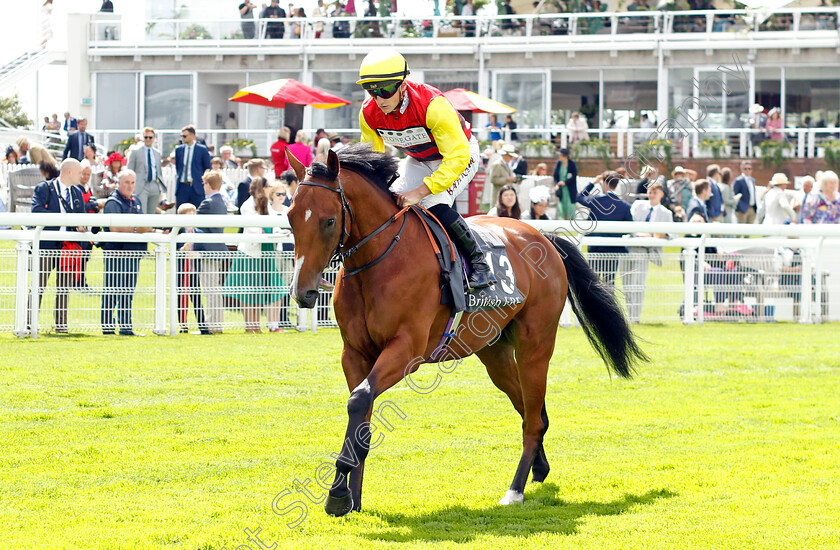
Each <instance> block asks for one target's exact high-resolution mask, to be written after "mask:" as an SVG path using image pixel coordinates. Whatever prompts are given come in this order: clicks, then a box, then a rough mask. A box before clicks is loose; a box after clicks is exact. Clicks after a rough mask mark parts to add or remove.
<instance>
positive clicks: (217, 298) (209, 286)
mask: <svg viewBox="0 0 840 550" xmlns="http://www.w3.org/2000/svg"><path fill="white" fill-rule="evenodd" d="M202 181H203V182H204V194H205V195H206V196H207V198H206V199H204V200H203V201H202V202H201V204H200V205H199V206H198V214H210V215H216V216H225V215H227V206H226V205H225V201H224V199H223V198H222V193H221V192H220V190H221V188H222V174H220V173H219V172H218V171H216V170H213V171H210V172H207V173H206V174H204V176H203V177H202ZM223 232H224V230H223V229H222V228H221V227H207V228H196V233H223ZM193 249H194V250H195V251H196V252H198V253H199V254H201V268H200V275H199V277H200V280H201V288H202V290H203V291H204V299H205V304H206V306H207V307H206V308H205V315H206V318H207V326H208V328H209V329H210V332H212V333H214V334H216V333H220V332H222V324H223V323H224V311H225V310H224V304H223V302H222V293H223V291H224V284H225V270H224V263H225V260H226V258H225V256H226V253H227V251H228V248H227V245H226V244H224V243H195V245H194V247H193Z"/></svg>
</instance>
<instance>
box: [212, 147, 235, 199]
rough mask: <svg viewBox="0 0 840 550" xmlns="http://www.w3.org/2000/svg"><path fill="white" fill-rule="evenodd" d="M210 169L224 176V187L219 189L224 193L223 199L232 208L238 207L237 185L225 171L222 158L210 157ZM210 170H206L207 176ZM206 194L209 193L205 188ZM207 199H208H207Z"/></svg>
mask: <svg viewBox="0 0 840 550" xmlns="http://www.w3.org/2000/svg"><path fill="white" fill-rule="evenodd" d="M210 170H211V171H213V172H218V173H219V175H220V176H221V177H222V187H221V189H219V193H220V194H221V195H222V200H223V201H224V202H225V205H226V206H227V207H228V208H230V209H234V208H236V187H235V186H234V185H233V183H231V181H230V179H228V177H227V176H226V175H225V173H224V163H223V162H222V159H221V158H219V157H213V158H212V159H210ZM207 174H208V172H205V173H204V175H205V176H206V175H207ZM204 193H205V195H206V194H207V189H206V188H205V189H204ZM205 200H206V199H205Z"/></svg>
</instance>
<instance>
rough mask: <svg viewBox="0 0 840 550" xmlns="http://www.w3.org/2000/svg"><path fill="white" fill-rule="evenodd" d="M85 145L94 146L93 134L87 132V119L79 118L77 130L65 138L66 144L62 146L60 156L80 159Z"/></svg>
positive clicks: (83, 153)
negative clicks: (62, 150)
mask: <svg viewBox="0 0 840 550" xmlns="http://www.w3.org/2000/svg"><path fill="white" fill-rule="evenodd" d="M85 145H93V146H94V147H96V144H95V142H94V139H93V135H91V134H89V133H87V119H86V118H80V119H79V131H78V132H76V133H75V134H72V135H71V136H70V137H68V138H67V145H65V146H64V155H63V156H62V157H61V158H63V159H66V158H74V159H76V160H82V159H83V158H85Z"/></svg>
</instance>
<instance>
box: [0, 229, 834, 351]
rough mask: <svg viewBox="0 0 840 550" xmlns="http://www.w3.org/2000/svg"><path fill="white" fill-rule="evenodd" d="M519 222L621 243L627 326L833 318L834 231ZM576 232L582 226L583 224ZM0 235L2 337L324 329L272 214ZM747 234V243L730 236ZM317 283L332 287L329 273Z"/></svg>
mask: <svg viewBox="0 0 840 550" xmlns="http://www.w3.org/2000/svg"><path fill="white" fill-rule="evenodd" d="M531 223H532V224H533V225H534V226H536V227H538V228H539V229H541V230H543V231H546V232H554V233H556V234H561V235H564V236H566V237H567V238H570V239H573V240H577V241H578V242H579V243H580V244H581V245H582V246H583V245H593V244H598V245H601V246H626V247H628V250H629V252H627V253H598V254H596V253H590V254H589V255H588V259H589V262H590V265H592V266H593V268H594V269H595V270H596V271H597V272H599V273H600V274H601V275H602V277H604V279H606V280H608V281H612V282H613V284H614V285H615V286H616V288H617V289H618V291H619V293H618V294H619V296H620V300H621V301H622V303H623V304H624V305H625V307H626V308H627V312H628V316H629V317H630V319H631V321H633V322H643V323H651V322H683V323H686V324H693V323H703V322H708V321H730V322H731V321H745V322H775V321H780V320H782V321H784V320H788V321H798V322H802V323H811V322H822V321H826V320H836V319H840V278H836V277H835V278H832V277H831V274H832V273H836V272H837V271H838V268H840V265H838V264H840V256H838V255H837V254H836V251H837V249H838V248H840V227H838V226H755V225H753V226H743V225H726V224H708V225H699V224H691V225H688V224H653V223H641V222H639V223H633V222H602V223H599V224H598V227H597V230H598V232H600V233H628V232H631V231H632V232H634V233H638V232H644V233H651V234H654V233H668V234H676V235H684V234H686V233H687V232H689V231H691V232H692V233H698V234H700V236H699V237H685V236H683V237H677V238H674V239H658V238H653V237H589V236H582V235H581V234H579V233H578V231H579V230H583V231H590V230H591V229H592V227H591V223H592V222H574V221H572V222H565V221H563V222H557V221H547V222H531ZM584 223H585V224H587V227H581V226H583V224H584ZM46 224H50V225H51V226H54V225H55V224H67V226H70V227H76V226H85V227H89V226H97V227H106V226H123V227H132V226H136V225H139V226H155V227H165V228H169V229H172V230H173V231H172V232H170V233H169V234H161V233H155V234H152V233H148V234H134V233H107V232H100V233H97V234H95V235H94V234H92V233H74V232H69V233H68V232H55V231H45V230H44V226H45V225H46ZM1 225H11V226H15V227H20V226H28V227H31V229H12V230H5V231H0V332H13V333H14V334H16V335H18V336H20V337H23V336H26V335H32V336H37V335H38V334H39V332H57V333H62V332H71V333H78V332H88V333H101V332H105V333H110V332H115V333H119V332H131V331H133V332H140V333H143V332H153V333H155V334H159V335H165V334H169V335H176V334H178V333H180V332H198V333H201V332H205V333H206V332H218V331H231V330H236V331H241V330H243V329H251V330H254V329H257V328H258V327H261V328H262V329H263V330H266V329H280V330H283V329H292V328H298V329H299V330H306V329H307V328H315V327H317V326H334V318H333V316H332V312H331V307H330V300H331V293H330V292H325V293H323V294H322V297H321V299H320V302H319V306H318V308H317V310H316V311H315V312H314V314H313V313H311V312H309V311H301V310H299V309H298V308H297V306H296V305H295V304H294V302H293V301H290V300H289V295H288V288H287V287H288V284H289V282H290V280H291V275H292V271H293V253H292V252H291V251H290V245H291V243H292V238H291V236H290V235H289V233H288V231H286V229H287V228H288V220H287V219H286V218H285V217H283V216H279V217H268V216H247V217H246V216H155V215H143V216H139V217H138V216H133V215H108V214H69V215H66V214H3V215H0V226H1ZM196 226H198V227H228V228H234V227H263V228H271V230H272V233H268V234H266V233H261V234H254V233H221V234H219V233H215V234H210V233H189V232H179V231H177V229H178V228H181V227H196ZM712 233H713V234H714V235H716V236H712ZM723 235H726V236H723ZM748 235H752V236H753V238H739V237H740V236H748ZM791 237H798V238H797V239H795V240H793V239H792V238H791ZM53 240H60V241H70V240H75V241H78V242H80V243H82V244H83V245H85V247H87V243H90V242H91V241H93V242H96V243H100V244H101V243H106V242H123V243H124V242H135V243H136V242H143V243H149V244H150V246H149V250H148V251H109V250H102V249H100V248H98V247H95V246H94V247H92V248H90V249H85V248H83V249H82V250H73V249H63V250H42V244H41V243H43V242H44V241H53ZM187 242H191V243H195V242H205V243H209V242H223V243H225V244H227V245H228V248H229V251H227V252H195V251H192V250H190V247H187V248H186V249H182V244H183V243H187ZM239 242H251V243H259V244H260V248H261V253H260V254H258V255H256V256H253V255H250V256H249V255H246V254H244V253H243V252H240V251H236V250H235V249H234V245H235V244H236V243H239ZM712 247H714V248H715V249H716V250H714V251H713V250H712ZM701 274H702V276H701ZM325 275H326V276H327V278H328V279H329V278H331V279H332V282H334V276H335V270H328V273H326V274H325ZM39 298H40V299H39ZM568 319H569V318H568V316H567V317H566V320H565V322H569V321H568Z"/></svg>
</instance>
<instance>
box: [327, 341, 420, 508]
mask: <svg viewBox="0 0 840 550" xmlns="http://www.w3.org/2000/svg"><path fill="white" fill-rule="evenodd" d="M410 349H412V348H411V347H410V346H407V345H405V344H404V343H401V342H400V340H399V339H397V338H395V339H393V340H392V341H391V343H390V344H389V345H388V347H386V348H385V349H384V350H383V351H382V353H381V354H380V356H379V358H378V359H377V360H376V363H375V364H374V366H373V369H372V370H371V372H370V374H369V375H368V376H367V377H366V378H365V379H364V380H362V382H361V383H359V384H358V385H357V386H356V387H355V388H354V389H353V391H352V392H350V398H349V399H348V400H347V415H348V421H347V431H346V432H345V434H344V444H343V445H342V447H341V453H340V454H338V455H335V454H333V455H332V456H333V457H334V458H335V459H336V463H335V467H336V474H335V476H336V477H335V482H334V483H333V485H332V488H331V489H330V492H329V496H328V497H327V502H326V504H325V505H324V509H325V510H326V511H327V513H328V514H330V515H333V516H343V515H345V514H347V513H348V512H350V511H351V510H354V509H356V510H358V509H359V508H360V507H361V503H360V502H359V503H356V502H355V501H354V496H355V497H358V498H359V499H361V490H362V474H363V471H364V462H365V459H366V458H367V454H368V451H369V450H370V414H371V410H372V408H373V401H374V400H375V399H376V397H377V396H379V395H380V394H381V393H382V392H384V391H385V390H387V389H388V388H390V387H391V386H393V385H394V384H396V383H397V382H399V381H400V380H402V379H403V377H404V375H405V374H404V373H405V369H406V366H407V365H409V364H412V363H411V357H412V355H411V354H410V352H409V350H410ZM351 472H353V475H352V476H351ZM348 478H350V479H348ZM351 487H352V488H353V491H351ZM356 491H358V493H356ZM354 493H356V494H355V495H354Z"/></svg>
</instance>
